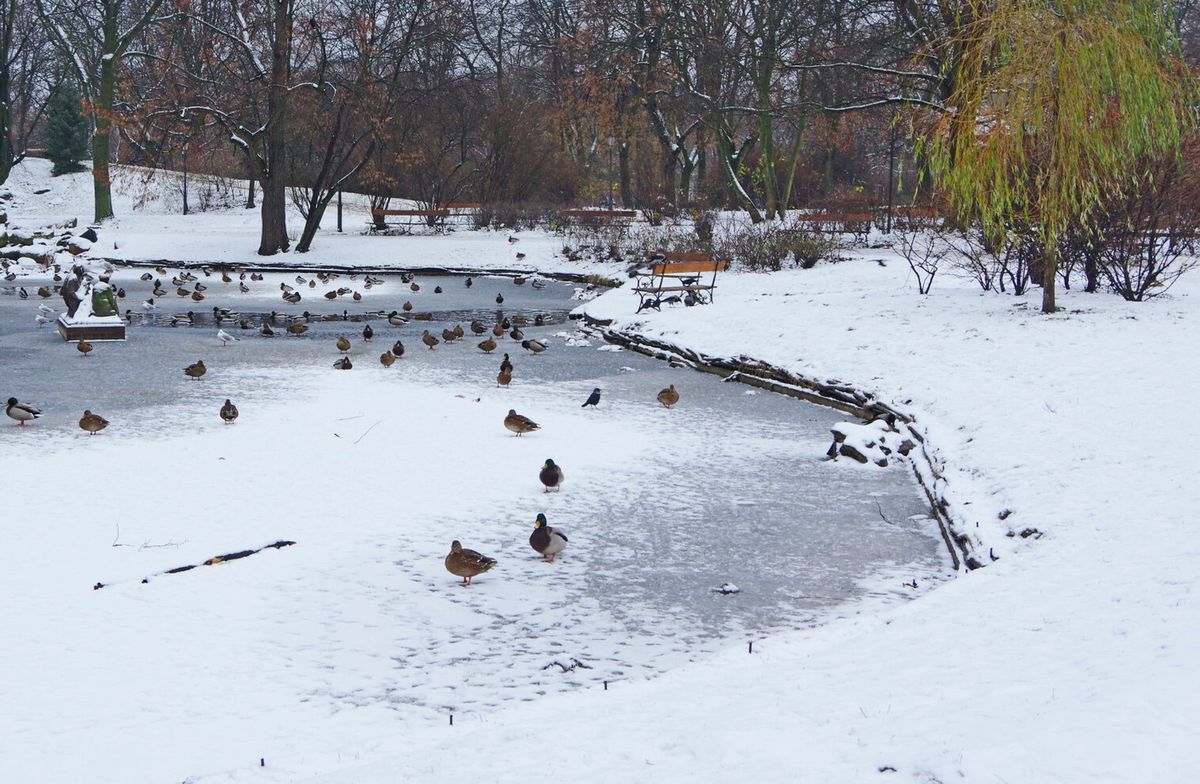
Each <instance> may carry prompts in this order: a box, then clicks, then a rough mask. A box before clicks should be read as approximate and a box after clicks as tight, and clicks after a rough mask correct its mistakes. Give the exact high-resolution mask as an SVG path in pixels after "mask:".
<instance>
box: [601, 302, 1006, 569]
mask: <svg viewBox="0 0 1200 784" xmlns="http://www.w3.org/2000/svg"><path fill="white" fill-rule="evenodd" d="M582 320H583V323H584V325H585V328H586V329H587V330H588V331H590V332H592V333H594V334H598V335H599V336H600V337H602V338H603V339H604V340H605V341H606V342H608V343H612V344H614V345H618V346H621V347H622V348H625V349H628V350H630V351H635V352H637V353H639V354H643V355H645V356H648V357H652V358H654V359H659V360H664V361H667V362H675V363H682V364H684V365H686V366H688V367H690V368H692V369H693V370H699V371H701V372H705V373H712V374H714V375H717V376H720V377H721V378H723V379H724V380H726V381H734V382H738V383H742V384H747V385H749V386H753V387H758V388H759V389H765V390H767V391H769V392H775V393H777V394H781V395H788V396H789V397H795V398H799V399H801V400H805V401H807V402H809V403H813V404H815V405H819V406H824V407H825V408H832V409H834V410H837V411H841V412H843V413H846V414H850V415H852V416H854V417H857V418H858V419H861V420H863V421H864V422H869V421H872V420H874V419H878V418H880V417H888V418H890V419H894V422H895V425H896V427H897V428H902V429H903V430H904V431H906V432H907V433H908V434H909V435H910V436H912V438H913V441H914V442H915V443H916V444H917V448H916V449H914V450H913V451H912V452H910V453H909V454H908V462H909V465H911V466H912V470H913V474H914V476H915V477H916V480H917V484H918V485H919V486H920V488H921V490H922V491H923V492H924V493H925V498H926V500H928V501H929V505H930V509H931V510H932V512H933V517H934V519H935V520H936V521H937V524H938V529H939V530H940V531H941V534H942V541H943V543H944V544H945V546H946V550H947V552H949V554H950V559H951V561H952V562H953V564H954V570H955V571H960V570H962V569H964V568H965V569H966V570H967V571H972V570H974V569H979V568H982V567H983V566H985V565H986V560H985V558H987V557H988V556H985V557H980V555H979V553H980V552H982V551H983V550H984V545H983V542H982V541H981V540H980V539H979V538H978V537H977V536H974V535H973V534H972V533H971V528H970V527H969V526H968V524H967V521H966V520H964V519H962V517H961V516H960V515H959V514H957V513H956V511H955V509H954V507H953V505H952V504H951V503H950V501H949V500H948V499H947V498H946V494H945V487H946V485H947V479H946V475H945V461H944V460H943V459H942V458H941V456H940V454H939V453H938V451H937V449H936V448H934V447H933V446H932V445H931V444H930V443H929V440H928V437H927V435H926V433H925V431H924V429H923V428H921V427H920V426H919V425H918V423H917V418H916V416H915V415H914V414H912V413H911V412H907V411H904V410H902V409H899V408H896V407H894V406H892V405H889V404H887V403H884V402H883V401H880V400H878V399H876V398H875V396H874V395H872V394H871V393H869V392H865V391H863V390H860V389H858V388H856V387H854V386H851V385H848V384H840V383H839V384H831V383H825V382H821V381H818V380H816V379H814V378H811V377H809V376H804V375H801V374H797V373H793V372H791V371H789V370H785V369H783V368H781V367H778V366H776V365H772V364H771V363H769V362H764V361H762V360H759V359H754V358H752V357H747V356H744V355H743V356H739V357H736V358H727V357H714V356H710V355H707V354H704V353H702V352H699V351H695V350H692V349H689V348H686V347H682V346H678V345H676V344H674V343H670V342H669V341H665V340H658V339H656V338H650V337H647V336H645V335H642V334H640V333H638V332H633V331H626V330H620V329H614V328H613V327H612V322H611V321H607V320H600V319H596V318H594V317H592V316H590V315H588V314H587V313H586V312H585V313H583V314H582ZM989 553H990V551H989ZM993 560H994V559H993Z"/></svg>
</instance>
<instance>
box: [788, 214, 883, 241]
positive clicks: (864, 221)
mask: <svg viewBox="0 0 1200 784" xmlns="http://www.w3.org/2000/svg"><path fill="white" fill-rule="evenodd" d="M792 220H793V221H794V225H795V226H796V228H797V229H802V230H804V231H815V232H820V233H822V234H853V235H854V236H855V237H856V238H859V239H863V240H865V239H866V238H867V234H869V233H870V231H871V224H872V223H874V221H875V216H874V215H872V214H871V213H869V212H847V213H834V212H830V213H810V212H806V213H800V214H798V215H793V216H792Z"/></svg>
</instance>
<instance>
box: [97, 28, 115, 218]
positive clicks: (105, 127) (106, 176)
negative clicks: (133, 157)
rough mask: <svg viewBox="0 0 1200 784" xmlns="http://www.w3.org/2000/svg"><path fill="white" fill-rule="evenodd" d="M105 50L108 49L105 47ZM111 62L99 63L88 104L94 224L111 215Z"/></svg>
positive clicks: (105, 60)
mask: <svg viewBox="0 0 1200 784" xmlns="http://www.w3.org/2000/svg"><path fill="white" fill-rule="evenodd" d="M114 24H115V22H114ZM114 33H115V30H114ZM106 38H107V35H106ZM106 43H107V42H106ZM114 46H115V44H114ZM105 50H106V51H110V49H109V47H107V46H106V47H105ZM114 61H115V58H114V57H111V56H108V57H105V59H104V60H102V61H101V62H100V90H99V95H98V96H97V99H98V102H99V105H98V106H93V107H91V111H92V117H93V118H94V122H95V132H94V133H93V134H92V182H93V192H94V194H95V201H96V207H95V220H96V223H101V222H103V221H106V220H108V219H109V218H111V217H113V204H112V178H111V176H110V173H109V169H108V164H109V151H110V137H111V135H112V108H113V96H114V94H115V93H116V82H117V80H116V63H115V62H114Z"/></svg>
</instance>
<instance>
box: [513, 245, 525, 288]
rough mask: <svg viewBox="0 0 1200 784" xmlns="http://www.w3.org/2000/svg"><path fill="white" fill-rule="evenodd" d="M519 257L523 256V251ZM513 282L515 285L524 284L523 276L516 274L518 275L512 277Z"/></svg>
mask: <svg viewBox="0 0 1200 784" xmlns="http://www.w3.org/2000/svg"><path fill="white" fill-rule="evenodd" d="M520 258H525V254H524V253H522V254H521V255H520ZM513 283H514V284H515V285H517V286H524V285H525V278H524V277H522V276H520V275H518V276H516V277H515V278H513Z"/></svg>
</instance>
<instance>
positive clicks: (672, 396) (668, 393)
mask: <svg viewBox="0 0 1200 784" xmlns="http://www.w3.org/2000/svg"><path fill="white" fill-rule="evenodd" d="M658 402H659V403H662V404H663V408H671V407H672V406H674V405H675V404H676V403H678V402H679V392H677V391H676V390H675V385H674V384H672V385H671V386H669V387H667V388H666V389H664V390H663V391H661V392H659V393H658Z"/></svg>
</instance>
